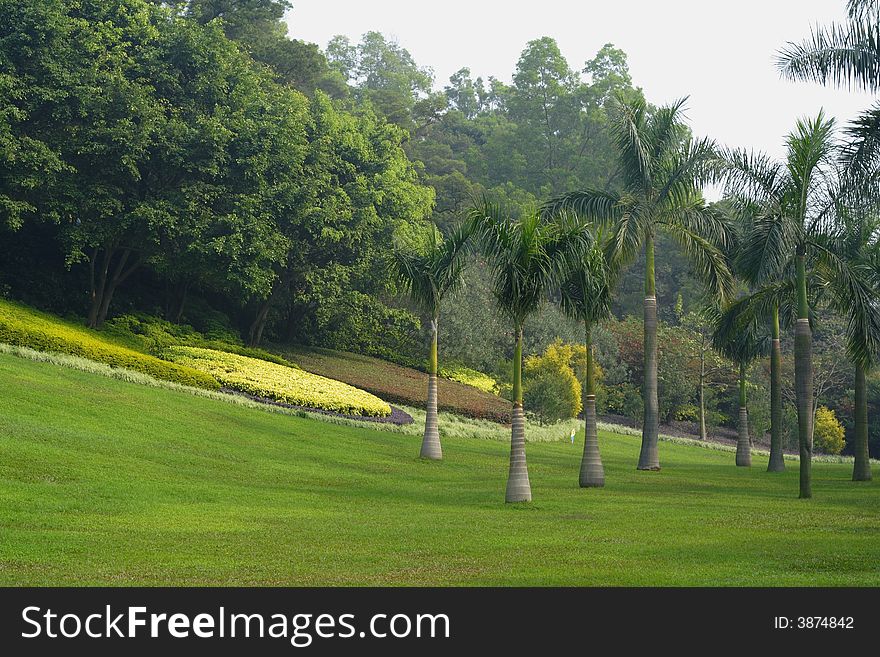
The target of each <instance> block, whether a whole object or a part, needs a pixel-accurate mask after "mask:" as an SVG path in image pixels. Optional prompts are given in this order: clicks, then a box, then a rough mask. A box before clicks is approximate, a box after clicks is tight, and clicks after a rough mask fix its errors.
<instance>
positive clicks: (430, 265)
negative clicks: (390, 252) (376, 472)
mask: <svg viewBox="0 0 880 657" xmlns="http://www.w3.org/2000/svg"><path fill="white" fill-rule="evenodd" d="M471 232H472V231H471V228H470V225H469V224H468V223H467V222H465V224H464V225H462V226H461V227H460V228H459V229H458V230H456V231H455V232H454V233H453V234H452V235H450V236H449V238H448V239H446V240H443V239H442V237H441V236H440V234H439V231H438V230H437V229H436V228H435V227H434V226H431V230H430V233H429V238H428V240H427V244H424V245H422V248H416V249H412V248H411V249H404V248H399V247H398V248H395V249H394V257H393V259H392V271H393V272H394V273H395V274H396V278H397V279H398V281H399V282H400V283H401V285H402V287H403V288H404V289H405V290H406V292H407V293H408V294H409V296H410V298H411V299H412V300H413V302H415V303H416V305H418V306H419V308H420V309H421V310H422V311H423V312H424V313H425V314H427V315H428V316H429V317H430V318H431V351H430V358H429V361H428V400H427V409H426V415H425V435H424V437H423V438H422V448H421V451H420V453H419V455H420V457H421V458H425V459H434V460H440V459H442V458H443V449H442V447H441V446H440V431H439V426H438V421H437V331H438V327H439V323H440V303H441V302H442V301H443V298H444V297H445V296H446V295H447V294H449V293H450V292H453V291H454V290H455V289H456V288H457V287H458V286H459V285H460V284H461V278H462V276H461V275H462V270H463V267H464V254H465V251H466V248H467V244H468V240H469V239H470V236H471Z"/></svg>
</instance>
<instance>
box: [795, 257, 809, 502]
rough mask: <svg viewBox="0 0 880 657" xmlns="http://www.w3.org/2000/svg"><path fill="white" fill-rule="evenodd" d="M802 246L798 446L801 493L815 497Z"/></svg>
mask: <svg viewBox="0 0 880 657" xmlns="http://www.w3.org/2000/svg"><path fill="white" fill-rule="evenodd" d="M805 259H806V257H805V254H804V249H803V247H799V248H798V252H797V286H798V291H797V292H798V318H797V323H796V324H795V329H794V379H795V392H796V396H797V414H798V447H799V453H800V460H801V462H800V493H799V495H798V496H799V497H801V498H804V499H807V498H810V497H812V496H813V490H812V481H811V480H812V458H813V354H812V342H813V335H812V331H811V330H810V319H809V306H808V305H807V277H806V263H805Z"/></svg>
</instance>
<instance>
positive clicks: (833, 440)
mask: <svg viewBox="0 0 880 657" xmlns="http://www.w3.org/2000/svg"><path fill="white" fill-rule="evenodd" d="M815 426H816V428H815V437H816V446H817V447H818V448H819V449H820V450H822V451H823V452H825V453H826V454H840V453H841V452H842V451H843V448H844V447H845V446H846V438H845V434H844V430H843V425H842V424H840V421H839V420H838V419H837V415H835V414H834V411H832V410H831V409H830V408H828V407H827V406H820V407H819V408H817V409H816V425H815Z"/></svg>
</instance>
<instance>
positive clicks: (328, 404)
mask: <svg viewBox="0 0 880 657" xmlns="http://www.w3.org/2000/svg"><path fill="white" fill-rule="evenodd" d="M167 355H168V357H169V358H171V359H172V360H173V361H174V362H176V363H180V364H182V365H186V366H188V367H192V368H195V369H198V370H202V371H204V372H207V373H208V374H211V375H212V376H214V377H215V378H216V379H217V380H218V381H220V383H222V384H223V385H224V386H227V387H229V388H232V389H234V390H239V391H241V392H245V393H248V394H251V395H256V396H259V397H266V398H269V399H272V400H275V401H279V402H284V403H287V404H293V405H295V406H305V407H307V408H316V409H320V410H324V411H333V412H336V413H345V414H347V415H370V416H380V417H384V416H386V415H390V414H391V408H390V407H389V406H388V404H386V403H385V402H383V401H382V400H381V399H379V398H378V397H376V396H374V395H371V394H370V393H368V392H365V391H363V390H359V389H357V388H355V387H354V386H350V385H348V384H346V383H342V382H340V381H334V380H333V379H328V378H326V377H323V376H318V375H317V374H311V373H309V372H305V371H303V370H299V369H294V368H291V367H286V366H284V365H278V364H276V363H270V362H268V361H264V360H259V359H256V358H249V357H247V356H239V355H238V354H231V353H228V352H223V351H216V350H213V349H202V348H200V347H171V348H170V349H169V350H168V353H167Z"/></svg>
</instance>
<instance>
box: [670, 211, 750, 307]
mask: <svg viewBox="0 0 880 657" xmlns="http://www.w3.org/2000/svg"><path fill="white" fill-rule="evenodd" d="M660 225H662V226H663V228H664V229H665V230H666V232H667V233H668V234H669V235H670V236H671V237H672V238H673V239H674V240H675V241H676V242H677V243H678V244H679V246H681V247H682V249H683V250H684V252H685V255H686V256H687V257H688V259H689V260H690V262H691V266H692V268H693V270H694V274H695V275H696V276H697V278H699V279H700V280H702V282H703V283H704V284H705V285H706V287H707V288H709V290H711V291H712V292H713V293H714V294H716V295H717V296H718V297H719V299H720V300H721V301H722V302H723V301H724V300H725V299H727V298H729V297H730V295H732V294H733V291H734V280H733V275H732V274H731V272H730V267H729V265H728V262H727V258H726V257H725V255H724V253H722V251H721V250H720V249H719V248H718V247H717V246H715V245H714V244H712V243H711V242H709V241H708V240H707V239H706V238H705V237H703V236H702V235H699V234H698V233H696V232H694V231H693V230H691V229H690V228H688V227H686V226H685V225H683V224H681V223H678V222H672V221H670V222H660Z"/></svg>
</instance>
